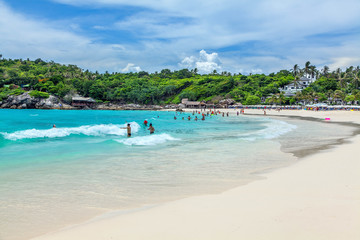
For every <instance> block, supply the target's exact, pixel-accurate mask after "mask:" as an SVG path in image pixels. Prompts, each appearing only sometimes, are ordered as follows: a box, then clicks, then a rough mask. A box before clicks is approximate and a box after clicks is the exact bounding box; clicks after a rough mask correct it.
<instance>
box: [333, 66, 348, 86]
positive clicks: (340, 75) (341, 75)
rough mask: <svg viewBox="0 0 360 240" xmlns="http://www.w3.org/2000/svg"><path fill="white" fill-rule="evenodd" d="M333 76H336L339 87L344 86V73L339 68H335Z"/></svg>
mask: <svg viewBox="0 0 360 240" xmlns="http://www.w3.org/2000/svg"><path fill="white" fill-rule="evenodd" d="M335 76H336V78H337V80H338V81H339V86H340V87H341V88H344V87H345V85H346V82H345V80H346V73H343V72H342V70H341V68H337V69H336V71H335Z"/></svg>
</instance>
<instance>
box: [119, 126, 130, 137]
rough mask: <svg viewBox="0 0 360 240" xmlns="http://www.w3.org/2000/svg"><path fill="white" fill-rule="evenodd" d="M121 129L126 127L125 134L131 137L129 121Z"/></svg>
mask: <svg viewBox="0 0 360 240" xmlns="http://www.w3.org/2000/svg"><path fill="white" fill-rule="evenodd" d="M121 129H126V130H127V136H128V137H131V127H130V123H128V125H127V127H122V128H121Z"/></svg>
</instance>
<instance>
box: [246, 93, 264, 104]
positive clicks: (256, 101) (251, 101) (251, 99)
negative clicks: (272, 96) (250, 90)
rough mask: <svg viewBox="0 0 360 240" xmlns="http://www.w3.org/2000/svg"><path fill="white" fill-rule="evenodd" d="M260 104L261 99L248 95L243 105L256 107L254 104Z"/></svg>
mask: <svg viewBox="0 0 360 240" xmlns="http://www.w3.org/2000/svg"><path fill="white" fill-rule="evenodd" d="M260 102H261V99H260V98H259V97H258V96H255V95H249V96H248V97H247V98H246V101H245V104H246V105H256V104H259V103H260Z"/></svg>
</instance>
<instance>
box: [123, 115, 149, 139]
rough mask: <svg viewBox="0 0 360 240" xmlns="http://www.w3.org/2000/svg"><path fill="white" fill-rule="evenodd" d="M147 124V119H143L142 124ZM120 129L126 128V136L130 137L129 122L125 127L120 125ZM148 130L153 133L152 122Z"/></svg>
mask: <svg viewBox="0 0 360 240" xmlns="http://www.w3.org/2000/svg"><path fill="white" fill-rule="evenodd" d="M147 124H148V121H147V120H146V119H145V121H144V125H145V126H147ZM121 129H126V130H127V136H128V137H131V126H130V123H128V124H127V126H126V127H122V128H121ZM148 130H149V131H150V134H153V133H154V132H155V128H154V126H153V125H152V123H150V125H149V128H148Z"/></svg>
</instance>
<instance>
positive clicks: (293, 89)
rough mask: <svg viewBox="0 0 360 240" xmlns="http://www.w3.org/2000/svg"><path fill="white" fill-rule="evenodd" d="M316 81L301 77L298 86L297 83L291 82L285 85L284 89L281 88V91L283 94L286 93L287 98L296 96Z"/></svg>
mask: <svg viewBox="0 0 360 240" xmlns="http://www.w3.org/2000/svg"><path fill="white" fill-rule="evenodd" d="M314 81H315V80H314V79H310V78H306V77H301V78H300V79H299V80H298V81H297V84H295V82H291V83H290V84H288V85H285V86H284V87H283V88H279V90H280V91H281V92H284V93H285V94H284V95H285V96H286V97H291V96H294V95H295V94H296V93H297V92H301V91H302V90H304V89H305V88H307V87H308V86H309V85H310V84H311V83H313V82H314Z"/></svg>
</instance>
